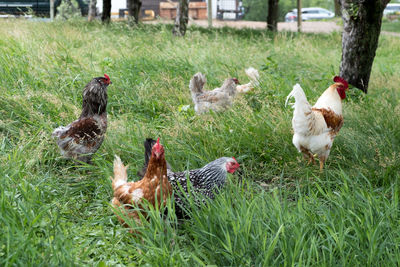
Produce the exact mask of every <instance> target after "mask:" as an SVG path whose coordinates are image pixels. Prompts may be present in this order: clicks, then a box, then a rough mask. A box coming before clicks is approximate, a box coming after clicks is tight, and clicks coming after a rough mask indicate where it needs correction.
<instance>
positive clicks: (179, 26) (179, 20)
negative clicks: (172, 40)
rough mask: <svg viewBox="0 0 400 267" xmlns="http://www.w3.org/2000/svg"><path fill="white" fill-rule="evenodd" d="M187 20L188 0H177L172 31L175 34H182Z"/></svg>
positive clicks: (184, 31)
mask: <svg viewBox="0 0 400 267" xmlns="http://www.w3.org/2000/svg"><path fill="white" fill-rule="evenodd" d="M188 21H189V0H179V3H178V7H177V10H176V19H175V25H174V28H173V29H172V33H173V34H174V35H175V36H184V35H185V33H186V27H187V24H188Z"/></svg>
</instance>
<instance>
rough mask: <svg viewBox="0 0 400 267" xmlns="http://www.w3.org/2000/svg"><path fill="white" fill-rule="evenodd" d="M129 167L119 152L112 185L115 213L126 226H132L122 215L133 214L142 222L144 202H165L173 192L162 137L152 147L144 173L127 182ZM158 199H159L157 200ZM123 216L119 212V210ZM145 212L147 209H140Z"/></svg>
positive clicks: (133, 216)
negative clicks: (139, 211) (141, 176)
mask: <svg viewBox="0 0 400 267" xmlns="http://www.w3.org/2000/svg"><path fill="white" fill-rule="evenodd" d="M127 168H128V167H125V166H124V164H123V163H122V161H121V159H120V158H119V157H118V156H115V160H114V178H111V177H110V179H111V180H112V189H113V191H114V198H113V199H112V204H113V206H114V208H115V209H116V212H115V213H116V215H117V217H118V219H119V221H120V222H121V224H122V225H124V226H125V227H129V226H128V224H127V223H126V222H125V220H124V218H123V217H125V216H126V217H129V218H133V219H134V220H135V221H136V223H137V224H139V225H140V224H141V221H140V217H139V214H138V209H137V208H139V209H143V206H142V204H141V203H143V200H147V201H148V203H149V205H152V206H153V207H155V206H158V207H161V205H163V206H164V205H165V204H166V201H167V199H168V198H169V197H170V196H171V194H172V188H171V184H170V183H169V182H168V179H167V162H166V161H165V155H164V147H163V146H162V145H161V144H160V139H158V140H157V143H156V144H155V145H154V146H153V147H152V149H151V156H150V160H149V163H148V166H147V170H146V173H145V174H144V177H143V178H142V179H141V180H140V181H137V182H128V181H127V180H128V174H127V171H126V170H127ZM156 199H157V201H156ZM118 210H119V211H120V212H122V213H123V215H124V216H123V217H121V216H120V214H121V213H120V212H119V211H118ZM141 213H142V214H145V212H141Z"/></svg>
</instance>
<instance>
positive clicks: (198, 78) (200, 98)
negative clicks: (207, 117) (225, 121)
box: [189, 72, 239, 114]
mask: <svg viewBox="0 0 400 267" xmlns="http://www.w3.org/2000/svg"><path fill="white" fill-rule="evenodd" d="M205 83H206V76H205V75H204V74H201V73H200V72H198V73H196V74H195V75H194V76H193V78H192V79H191V80H190V84H189V88H190V92H191V95H192V99H193V103H194V110H195V111H196V113H198V114H201V113H204V112H207V111H209V110H210V109H211V110H214V111H221V110H224V109H226V108H227V107H229V106H231V105H232V101H233V98H234V97H235V94H236V84H238V83H239V81H238V80H237V79H236V78H229V79H226V80H225V81H224V83H223V84H222V86H221V87H220V88H215V89H214V90H212V91H204V90H203V87H204V84H205Z"/></svg>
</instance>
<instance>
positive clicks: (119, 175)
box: [111, 155, 128, 191]
mask: <svg viewBox="0 0 400 267" xmlns="http://www.w3.org/2000/svg"><path fill="white" fill-rule="evenodd" d="M127 169H128V167H127V166H124V164H123V163H122V161H121V159H120V157H118V156H117V155H115V159H114V178H112V179H111V180H112V188H113V190H114V191H115V189H117V188H118V187H120V186H121V185H124V184H126V183H127V181H128V173H127V171H126V170H127Z"/></svg>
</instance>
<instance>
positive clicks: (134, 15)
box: [126, 0, 142, 24]
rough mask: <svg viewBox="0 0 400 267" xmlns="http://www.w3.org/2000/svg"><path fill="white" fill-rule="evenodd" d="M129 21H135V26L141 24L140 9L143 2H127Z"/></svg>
mask: <svg viewBox="0 0 400 267" xmlns="http://www.w3.org/2000/svg"><path fill="white" fill-rule="evenodd" d="M126 4H127V5H126V6H127V8H128V16H129V17H128V20H129V21H133V22H134V23H135V24H138V23H139V16H140V8H141V7H142V1H141V0H127V3H126Z"/></svg>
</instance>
